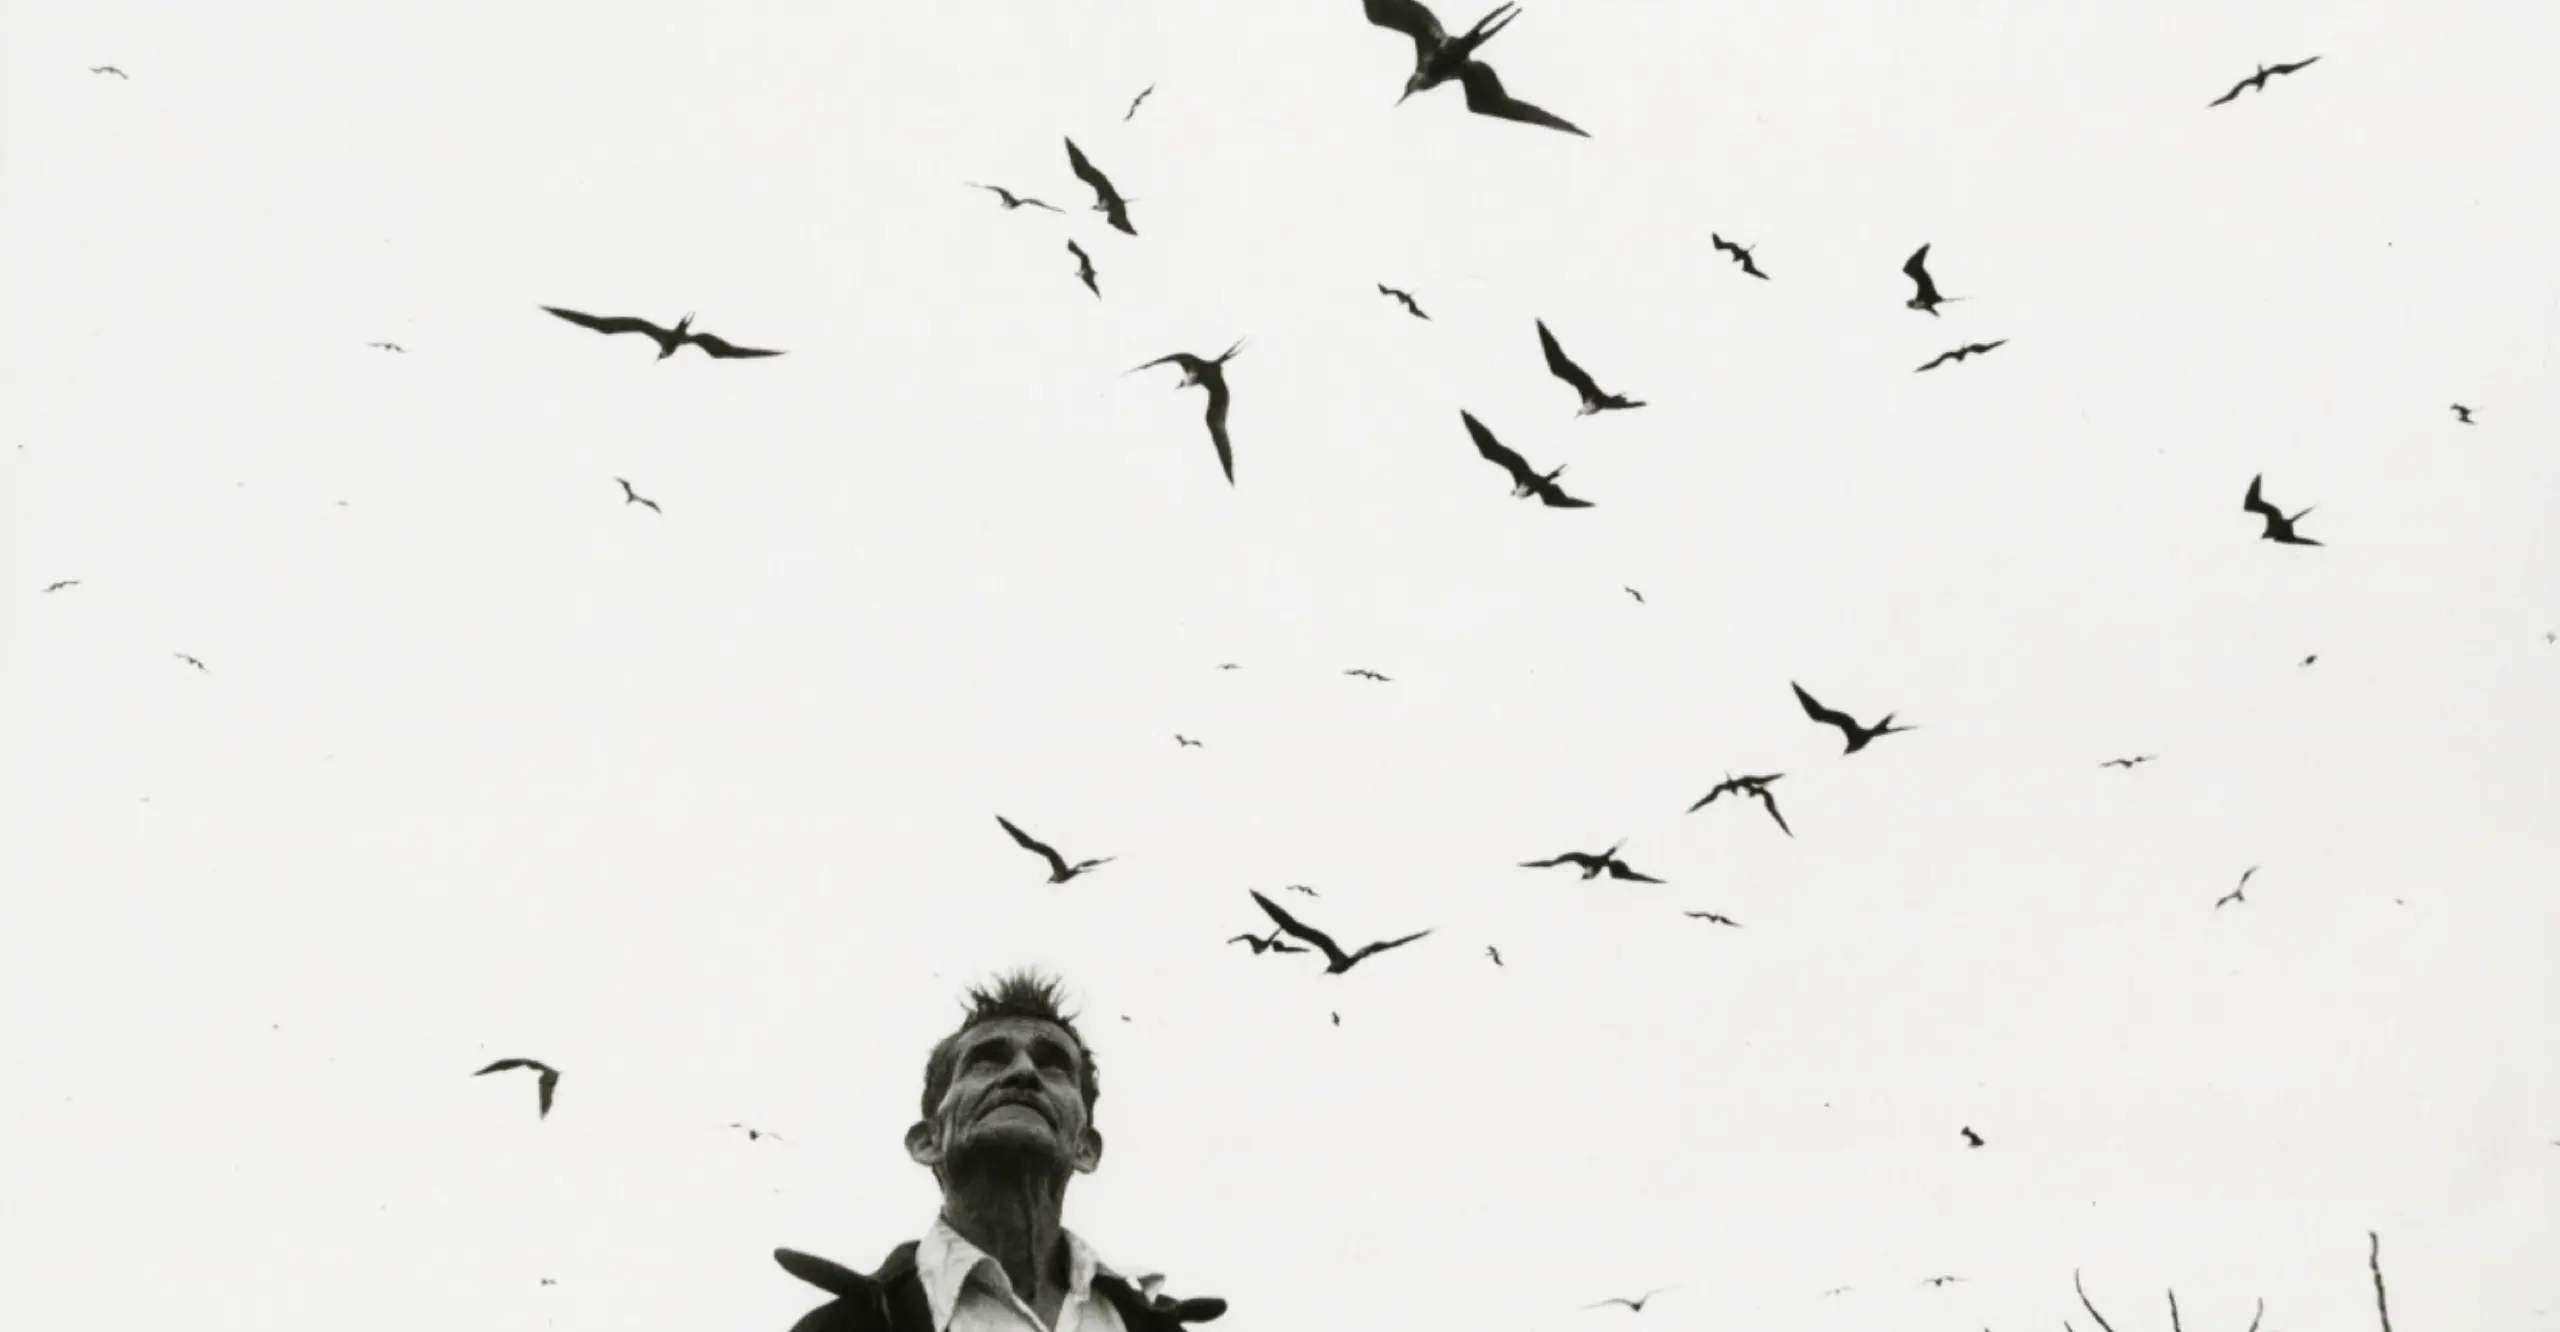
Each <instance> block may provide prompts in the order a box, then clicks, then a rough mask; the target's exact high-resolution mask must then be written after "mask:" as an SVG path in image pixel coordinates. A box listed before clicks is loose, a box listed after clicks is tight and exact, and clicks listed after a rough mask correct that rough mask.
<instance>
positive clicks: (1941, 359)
mask: <svg viewBox="0 0 2560 1332" xmlns="http://www.w3.org/2000/svg"><path fill="white" fill-rule="evenodd" d="M2008 342H2009V340H2008V339H2007V338H2002V339H2000V340H1999V341H1998V342H1968V343H1966V344H1965V345H1963V346H1961V347H1958V348H1956V349H1955V350H1954V351H1951V352H1940V353H1938V359H1936V360H1934V361H1931V362H1929V363H1928V364H1927V365H1924V366H1922V367H1920V369H1919V370H1914V371H1912V372H1911V373H1913V374H1915V375H1916V374H1919V373H1920V372H1921V370H1935V369H1937V368H1938V367H1939V366H1942V365H1945V364H1946V363H1947V362H1949V361H1961V360H1963V359H1964V358H1966V357H1968V356H1972V355H1976V354H1978V353H1981V352H1987V351H1989V350H1991V349H1992V348H1994V347H2002V346H2007V345H2008Z"/></svg>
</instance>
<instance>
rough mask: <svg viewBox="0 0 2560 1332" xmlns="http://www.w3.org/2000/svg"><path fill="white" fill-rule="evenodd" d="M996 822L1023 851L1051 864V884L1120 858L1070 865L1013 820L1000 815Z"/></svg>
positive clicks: (1107, 858)
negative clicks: (1011, 835) (1002, 826)
mask: <svg viewBox="0 0 2560 1332" xmlns="http://www.w3.org/2000/svg"><path fill="white" fill-rule="evenodd" d="M996 822H998V823H1001V824H1003V825H1004V830H1005V831H1006V832H1008V833H1011V834H1013V840H1014V841H1016V842H1018V843H1020V844H1021V845H1022V849H1023V850H1025V851H1030V852H1033V853H1035V854H1037V855H1038V856H1039V857H1040V858H1041V859H1043V860H1046V861H1048V862H1049V882H1051V883H1065V882H1066V881H1067V880H1069V879H1072V878H1074V877H1076V876H1077V875H1079V874H1082V873H1084V872H1085V871H1087V870H1090V869H1093V868H1095V867H1097V866H1101V865H1108V864H1110V863H1111V862H1112V861H1114V860H1116V859H1118V858H1119V857H1117V856H1104V857H1102V858H1101V859H1100V860H1080V861H1077V862H1076V863H1075V864H1073V865H1070V864H1068V863H1067V858H1066V857H1064V856H1062V855H1059V854H1058V853H1057V852H1056V851H1054V850H1052V849H1050V847H1049V844H1048V843H1046V842H1043V841H1041V840H1040V839H1039V838H1037V837H1034V836H1032V835H1031V834H1029V833H1027V832H1024V831H1023V830H1021V829H1020V828H1017V827H1014V826H1013V821H1012V820H1011V819H1008V818H1006V817H1005V816H1003V815H1002V814H998V815H997V816H996Z"/></svg>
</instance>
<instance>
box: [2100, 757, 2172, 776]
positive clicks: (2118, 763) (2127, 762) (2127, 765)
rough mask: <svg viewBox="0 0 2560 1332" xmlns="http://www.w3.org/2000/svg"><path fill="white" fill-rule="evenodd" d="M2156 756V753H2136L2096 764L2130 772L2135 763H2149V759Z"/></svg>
mask: <svg viewBox="0 0 2560 1332" xmlns="http://www.w3.org/2000/svg"><path fill="white" fill-rule="evenodd" d="M2158 757H2160V756H2159V755H2157V754H2136V755H2134V756H2133V757H2132V758H2111V759H2108V760H2107V761H2106V762H2104V763H2101V764H2099V765H2098V766H2099V767H2101V768H2123V769H2124V770H2126V771H2127V772H2130V771H2132V770H2133V768H2134V766H2135V765H2137V764H2142V763H2149V762H2150V761H2151V760H2153V759H2156V758H2158Z"/></svg>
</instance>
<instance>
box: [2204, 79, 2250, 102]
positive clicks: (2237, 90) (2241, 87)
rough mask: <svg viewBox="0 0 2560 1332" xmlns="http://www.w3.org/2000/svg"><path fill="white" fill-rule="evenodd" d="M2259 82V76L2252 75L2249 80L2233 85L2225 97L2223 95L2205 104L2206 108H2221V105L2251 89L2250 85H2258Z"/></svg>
mask: <svg viewBox="0 0 2560 1332" xmlns="http://www.w3.org/2000/svg"><path fill="white" fill-rule="evenodd" d="M2257 81H2258V76H2257V75H2255V74H2252V75H2250V76H2249V77H2248V78H2245V79H2242V80H2240V81H2239V82H2238V83H2235V84H2232V85H2231V91H2229V92H2227V93H2224V94H2223V95H2221V96H2220V97H2217V98H2214V99H2213V100H2212V101H2210V102H2207V103H2205V106H2206V107H2207V108H2212V107H2217V106H2220V105H2222V104H2223V103H2224V102H2228V101H2230V100H2231V99H2232V98H2234V97H2237V96H2239V95H2240V94H2241V93H2242V92H2243V91H2245V90H2247V88H2248V87H2249V85H2250V84H2252V83H2256V82H2257Z"/></svg>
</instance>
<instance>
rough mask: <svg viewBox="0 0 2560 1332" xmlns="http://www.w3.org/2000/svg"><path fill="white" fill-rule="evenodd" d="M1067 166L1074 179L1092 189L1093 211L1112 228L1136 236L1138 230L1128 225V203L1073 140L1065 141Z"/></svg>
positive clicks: (1109, 179)
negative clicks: (1070, 168) (1071, 168)
mask: <svg viewBox="0 0 2560 1332" xmlns="http://www.w3.org/2000/svg"><path fill="white" fill-rule="evenodd" d="M1067 165H1068V166H1070V167H1073V168H1075V173H1076V179H1078V180H1080V181H1083V182H1084V183H1085V184H1087V185H1090V186H1092V187H1093V211H1095V212H1097V213H1100V214H1102V215H1103V216H1104V217H1105V218H1107V219H1109V220H1110V223H1111V225H1112V226H1114V227H1117V228H1119V229H1120V230H1122V231H1125V232H1127V233H1128V234H1130V235H1132V236H1135V235H1137V234H1138V229H1137V228H1136V227H1133V226H1130V225H1129V201H1128V200H1126V199H1123V198H1121V197H1120V191H1118V190H1116V189H1113V188H1112V187H1111V178H1110V177H1108V176H1105V175H1103V174H1102V172H1101V171H1100V170H1099V169H1097V168H1096V167H1095V166H1094V165H1093V163H1092V161H1091V160H1089V159H1088V158H1086V157H1085V155H1084V150H1083V149H1082V148H1078V147H1076V141H1075V140H1073V139H1069V140H1067Z"/></svg>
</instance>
